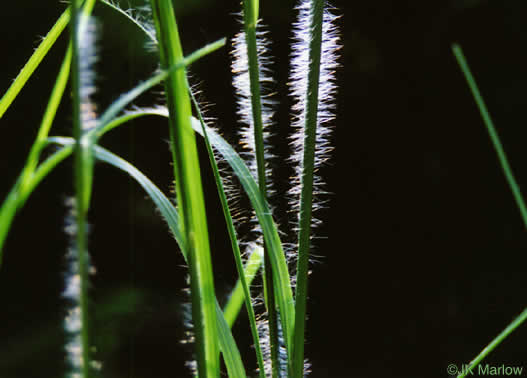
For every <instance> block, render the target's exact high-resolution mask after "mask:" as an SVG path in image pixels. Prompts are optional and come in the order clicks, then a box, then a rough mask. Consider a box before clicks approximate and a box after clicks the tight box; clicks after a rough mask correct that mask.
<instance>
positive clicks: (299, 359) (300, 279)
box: [292, 0, 324, 377]
mask: <svg viewBox="0 0 527 378" xmlns="http://www.w3.org/2000/svg"><path fill="white" fill-rule="evenodd" d="M323 13H324V0H312V1H311V15H312V20H311V33H312V34H311V41H310V45H309V73H308V89H307V93H306V99H307V103H306V109H305V128H304V156H303V161H302V177H301V180H302V181H301V184H302V189H301V194H300V220H299V234H298V262H297V281H296V293H295V331H294V344H293V345H294V347H293V359H292V363H293V366H292V369H293V374H292V377H302V376H303V370H304V338H305V335H304V333H305V321H306V307H307V281H308V280H307V278H308V263H309V248H310V238H311V217H312V216H311V213H312V205H313V170H314V162H315V145H316V144H315V143H316V129H317V122H318V120H317V112H318V100H319V98H318V86H319V81H320V61H321V45H322V21H323Z"/></svg>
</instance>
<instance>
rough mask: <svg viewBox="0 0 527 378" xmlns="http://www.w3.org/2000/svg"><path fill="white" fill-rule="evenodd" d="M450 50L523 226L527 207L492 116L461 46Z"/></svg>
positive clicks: (526, 225) (455, 46) (526, 221)
mask: <svg viewBox="0 0 527 378" xmlns="http://www.w3.org/2000/svg"><path fill="white" fill-rule="evenodd" d="M452 51H453V53H454V56H455V57H456V60H457V62H458V64H459V67H460V68H461V71H462V72H463V75H464V76H465V80H466V81H467V84H468V86H469V88H470V91H471V92H472V96H474V101H476V105H477V106H478V109H479V112H480V114H481V117H482V118H483V122H484V123H485V126H486V127H487V131H488V133H489V136H490V140H491V141H492V145H493V146H494V149H495V150H496V153H497V155H498V160H499V162H500V165H501V169H502V170H503V173H504V174H505V178H506V180H507V183H508V184H509V187H510V189H511V191H512V195H513V197H514V200H515V201H516V205H517V206H518V210H519V211H520V215H521V217H522V220H523V223H524V225H525V227H527V207H526V206H525V202H524V200H523V197H522V194H521V191H520V186H519V185H518V183H517V182H516V179H515V178H514V174H513V173H512V169H511V166H510V164H509V161H508V159H507V155H506V154H505V150H504V149H503V145H502V144H501V141H500V138H499V136H498V132H497V131H496V128H495V127H494V122H492V118H491V117H490V114H489V112H488V110H487V106H486V105H485V101H483V97H482V96H481V94H480V92H479V89H478V86H477V84H476V80H474V77H473V76H472V73H471V72H470V67H469V66H468V63H467V61H466V59H465V56H464V55H463V50H462V49H461V46H459V45H457V44H454V45H452Z"/></svg>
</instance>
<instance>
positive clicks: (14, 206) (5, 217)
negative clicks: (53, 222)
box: [0, 0, 95, 267]
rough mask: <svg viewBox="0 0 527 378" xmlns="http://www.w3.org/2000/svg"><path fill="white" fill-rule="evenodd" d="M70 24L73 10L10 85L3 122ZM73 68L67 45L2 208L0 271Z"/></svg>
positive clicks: (88, 6) (2, 105)
mask: <svg viewBox="0 0 527 378" xmlns="http://www.w3.org/2000/svg"><path fill="white" fill-rule="evenodd" d="M94 5H95V0H88V1H86V3H85V5H84V13H85V14H90V13H91V12H92V10H93V7H94ZM69 20H70V10H69V8H68V9H67V10H66V11H65V12H64V13H63V14H62V16H61V17H60V18H59V20H58V21H57V22H56V23H55V25H54V26H53V28H52V29H51V30H50V32H49V33H48V35H47V36H46V38H44V40H43V41H42V43H41V45H40V46H39V48H37V50H36V51H35V53H34V54H33V55H32V56H31V58H30V59H29V61H28V62H27V63H26V65H25V66H24V68H23V69H22V71H21V72H20V74H19V75H18V76H17V78H16V79H15V81H14V83H13V84H12V85H11V87H10V88H9V90H8V91H7V92H6V94H5V95H4V97H3V98H2V100H0V109H1V110H0V118H1V115H2V114H3V112H5V110H6V109H7V108H8V107H9V106H10V104H11V103H12V101H13V100H14V99H15V97H16V96H17V95H18V93H19V92H20V91H21V90H22V88H23V86H24V84H25V83H26V82H27V80H28V79H29V78H30V77H31V75H32V73H33V72H34V71H35V69H36V68H37V66H38V65H39V64H40V62H41V61H42V59H44V57H45V55H46V53H47V51H48V50H49V49H50V48H51V47H52V46H53V44H54V43H55V41H56V40H57V38H58V36H59V35H60V33H61V32H62V31H63V29H64V28H65V25H63V23H64V22H65V21H66V23H67V22H69ZM70 68H71V43H70V44H69V45H68V50H67V52H66V55H65V57H64V60H63V62H62V65H61V68H60V71H59V74H58V76H57V79H56V81H55V85H54V87H53V90H52V92H51V95H50V98H49V101H48V104H47V106H46V111H45V113H44V117H43V118H42V122H41V124H40V128H39V131H38V133H37V137H36V140H35V141H34V142H33V145H32V146H31V149H30V152H29V154H28V158H27V160H26V164H25V165H24V168H23V169H22V173H21V174H20V176H19V179H18V180H17V182H16V183H15V185H13V188H12V189H11V191H10V193H9V195H8V196H7V197H6V199H5V200H4V202H3V203H2V207H1V208H0V267H1V266H2V260H3V246H4V243H5V239H6V237H7V234H8V232H9V229H10V227H11V224H12V222H13V219H14V217H15V215H16V213H17V211H19V210H20V209H21V207H22V206H23V203H24V202H25V200H24V201H21V200H20V198H22V197H25V198H27V194H25V192H26V191H27V184H28V182H29V180H30V179H31V176H32V175H33V173H34V172H35V169H36V167H37V164H38V160H39V157H40V152H41V151H42V148H43V143H44V141H45V139H46V138H47V136H48V134H49V130H50V128H51V125H52V124H53V120H54V119H55V115H56V113H57V109H58V106H59V105H60V102H61V100H62V96H63V94H64V90H65V87H66V84H67V81H68V77H69V74H70Z"/></svg>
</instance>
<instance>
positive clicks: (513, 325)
mask: <svg viewBox="0 0 527 378" xmlns="http://www.w3.org/2000/svg"><path fill="white" fill-rule="evenodd" d="M525 320H527V308H526V309H524V310H523V311H522V313H521V314H520V315H518V317H517V318H516V319H514V320H513V321H512V322H511V323H510V324H509V325H508V326H507V327H506V328H505V329H504V330H503V331H501V332H500V333H499V335H498V336H496V337H495V338H494V340H492V341H491V342H490V343H489V345H487V346H486V347H485V348H484V349H483V350H482V351H481V352H480V353H479V354H478V355H477V356H476V357H475V358H474V359H473V360H472V361H470V363H469V364H468V366H467V367H466V368H465V369H463V372H462V373H460V374H458V376H457V378H464V377H466V376H467V374H468V375H472V374H473V373H472V372H471V370H473V369H474V368H476V366H478V365H479V363H480V362H481V361H483V359H484V358H485V357H487V356H488V355H489V354H490V352H492V351H493V350H494V349H495V348H496V347H497V346H498V345H500V344H501V342H502V341H503V340H505V339H506V338H507V337H508V336H509V335H510V334H511V333H512V332H514V330H515V329H516V328H518V327H519V326H520V325H521V324H522V323H523V322H525Z"/></svg>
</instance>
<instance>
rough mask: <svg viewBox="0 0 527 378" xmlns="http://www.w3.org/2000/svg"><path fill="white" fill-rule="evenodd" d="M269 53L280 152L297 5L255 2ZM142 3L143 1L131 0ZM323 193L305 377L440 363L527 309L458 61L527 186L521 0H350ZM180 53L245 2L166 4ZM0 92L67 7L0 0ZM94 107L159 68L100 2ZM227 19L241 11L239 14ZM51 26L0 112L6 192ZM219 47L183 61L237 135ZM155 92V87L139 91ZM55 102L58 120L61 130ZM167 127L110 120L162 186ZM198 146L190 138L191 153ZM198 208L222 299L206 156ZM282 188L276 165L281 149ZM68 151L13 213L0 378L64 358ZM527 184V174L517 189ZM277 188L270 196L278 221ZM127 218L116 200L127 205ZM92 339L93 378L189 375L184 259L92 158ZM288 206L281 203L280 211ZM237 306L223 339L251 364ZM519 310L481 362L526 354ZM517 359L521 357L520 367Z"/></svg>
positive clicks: (224, 32) (424, 370) (54, 366)
mask: <svg viewBox="0 0 527 378" xmlns="http://www.w3.org/2000/svg"><path fill="white" fill-rule="evenodd" d="M260 3H261V7H262V11H261V16H262V18H263V19H264V20H265V24H267V25H268V30H269V33H268V37H269V39H270V40H272V53H273V55H274V56H275V65H274V69H275V77H276V90H277V95H276V97H275V98H276V99H277V101H278V104H279V105H278V107H277V114H276V120H277V126H276V135H275V137H274V138H273V140H274V142H275V143H276V144H277V148H276V152H277V153H278V154H279V155H280V156H286V155H287V153H288V152H287V144H286V142H285V136H286V135H287V134H288V133H289V130H288V127H289V122H288V119H289V111H288V109H289V106H290V99H289V98H288V97H287V96H285V93H287V75H288V57H289V43H290V40H289V38H290V36H291V33H290V24H291V22H292V21H293V19H294V16H295V13H294V11H293V10H292V6H293V4H294V2H293V1H291V0H288V1H284V0H280V1H278V0H262V1H260ZM130 4H131V5H133V6H138V7H141V6H143V5H144V2H143V1H140V0H134V1H130ZM332 4H333V5H334V6H335V7H336V8H337V9H338V10H337V13H340V14H342V15H343V17H342V18H341V20H340V21H339V24H340V27H341V31H342V42H343V48H342V50H341V54H342V58H341V63H342V67H341V69H340V70H339V71H338V73H337V76H338V80H339V95H338V100H337V101H338V107H337V109H338V110H337V112H338V114H337V120H336V121H335V133H334V138H333V140H334V145H335V152H334V158H333V159H332V161H330V162H329V163H328V166H327V167H326V168H324V172H323V174H324V175H325V177H326V179H327V182H328V190H329V191H330V192H332V195H331V197H330V201H329V202H328V204H327V209H326V210H324V211H323V213H322V214H320V216H321V218H322V219H324V223H323V225H322V227H321V228H320V230H319V231H318V235H319V236H320V238H318V239H316V242H315V244H316V249H314V251H313V253H314V254H316V255H317V257H316V259H317V260H318V261H319V262H318V263H315V264H314V266H313V274H312V276H311V277H312V280H311V284H310V285H311V286H310V302H309V320H308V325H307V329H308V331H307V332H308V335H307V340H308V344H307V346H306V355H307V356H308V357H309V358H310V360H311V362H312V363H313V374H312V376H314V377H386V376H391V377H406V378H408V377H441V376H443V377H446V376H447V373H446V367H447V366H448V364H449V363H455V364H461V363H465V362H468V361H469V360H470V359H472V358H473V357H474V356H475V355H476V354H477V353H478V352H479V351H480V350H481V349H482V348H483V347H484V346H485V345H486V343H487V342H488V341H490V340H491V339H492V338H493V337H494V336H495V335H496V334H497V333H498V332H499V331H500V330H501V329H503V328H504V327H505V326H506V325H507V324H508V323H509V322H510V321H511V320H512V319H513V318H514V316H515V315H517V314H519V313H520V312H521V310H522V309H523V308H524V306H526V305H527V300H526V299H525V295H524V293H525V288H526V287H527V274H526V263H527V259H526V256H527V255H526V253H525V251H526V248H527V237H526V234H525V229H524V228H523V226H522V223H521V220H520V217H519V214H518V212H517V210H516V208H515V204H514V202H513V200H512V196H511V195H510V193H509V189H508V187H507V186H506V183H505V180H504V178H503V175H502V173H501V171H500V168H499V166H498V163H497V159H496V157H495V154H494V151H493V150H492V146H491V144H490V141H489V139H488V136H487V134H486V131H485V129H484V126H483V124H482V122H481V120H480V118H479V114H478V111H477V109H476V107H475V105H474V103H473V100H472V98H471V95H470V93H469V91H468V89H467V88H466V85H465V82H464V79H463V77H462V75H461V73H460V72H459V70H458V68H457V65H456V63H455V61H454V59H453V57H452V54H451V51H450V45H451V43H453V42H458V43H460V44H461V45H462V47H463V48H464V51H465V55H466V57H467V59H468V61H469V64H470V65H471V68H472V70H473V73H474V75H475V77H476V80H477V81H478V83H479V85H480V89H481V91H482V94H483V96H484V97H485V99H486V102H487V105H488V108H489V110H490V113H491V115H492V116H493V118H494V120H495V123H496V126H497V128H498V132H499V133H500V135H501V137H502V141H503V144H504V146H505V149H506V151H507V152H508V154H509V157H510V160H511V164H512V167H513V169H514V171H515V173H516V175H517V178H518V180H519V183H520V186H521V187H523V188H527V167H526V166H525V164H524V162H525V161H526V159H527V152H526V150H525V142H524V141H525V140H526V138H525V137H526V136H527V132H526V131H525V127H524V126H523V125H524V124H525V121H526V116H525V111H524V109H525V108H526V105H527V104H526V102H527V98H526V96H525V94H524V92H525V90H524V88H525V87H526V84H527V70H526V68H525V67H527V65H526V63H527V53H526V48H525V46H526V44H525V42H526V40H527V28H526V27H525V25H526V22H525V21H526V19H525V18H526V17H527V9H526V8H527V3H526V2H525V1H523V0H508V1H498V0H431V1H418V0H407V1H394V0H376V1H345V0H333V1H332ZM174 5H175V7H176V10H177V13H178V19H179V23H180V30H181V34H182V39H183V42H184V48H185V51H186V52H187V53H188V52H191V51H193V50H195V49H196V48H199V47H201V46H202V45H204V44H205V43H207V42H211V41H213V40H215V39H218V38H221V37H224V36H226V37H228V38H232V36H233V35H234V34H235V33H236V32H237V31H238V30H239V28H240V26H239V24H238V23H237V21H236V18H237V17H236V16H235V14H236V13H238V12H239V10H240V7H239V1H237V0H228V1H227V0H225V1H213V0H207V1H205V0H202V1H198V0H177V1H174ZM2 6H3V8H2V12H1V14H0V21H1V22H0V31H1V32H2V33H1V35H2V46H3V49H2V51H3V59H2V65H1V72H2V74H1V75H0V91H1V92H3V91H4V90H5V89H6V88H7V87H8V86H9V84H10V83H11V80H12V79H13V78H14V77H15V76H16V74H17V73H18V71H19V70H20V68H21V66H22V64H23V63H24V62H25V61H26V60H27V58H28V57H29V55H30V54H31V52H32V51H33V48H34V47H35V46H36V43H37V41H38V38H37V36H38V35H44V34H45V33H46V32H47V30H48V29H49V28H50V27H51V25H52V23H53V22H54V20H55V19H56V18H57V17H58V15H59V14H60V13H61V12H62V10H63V8H64V5H63V4H60V3H59V2H58V1H40V2H6V3H5V4H2ZM96 15H97V17H98V19H99V23H100V24H101V32H100V38H99V54H100V59H99V62H98V64H97V69H98V79H97V81H98V86H99V88H98V92H97V94H96V100H97V103H98V104H99V108H100V109H104V108H105V106H106V105H107V104H109V103H110V102H111V101H112V100H114V99H115V98H116V97H117V96H118V95H119V93H122V92H123V91H125V90H127V89H128V88H131V87H132V86H133V85H134V84H135V83H137V82H138V81H139V80H142V79H144V78H146V77H148V75H150V74H151V73H152V72H153V70H155V69H156V68H157V62H156V56H155V54H154V53H152V52H148V50H145V48H144V47H145V43H146V40H145V38H144V37H143V36H142V35H141V33H140V32H138V31H137V30H135V29H134V28H133V27H132V26H131V25H129V24H128V23H127V22H126V21H124V20H123V19H122V18H121V17H120V16H118V15H116V14H114V13H112V12H111V11H110V10H109V9H106V8H104V7H103V6H99V7H98V9H97V10H96ZM238 18H239V17H238ZM65 45H66V39H65V38H62V39H61V40H60V41H59V43H58V44H57V46H56V47H54V48H53V49H52V50H51V52H50V54H49V56H48V57H47V58H46V60H45V61H44V63H43V64H42V66H41V67H39V69H38V71H37V72H36V76H35V77H34V78H32V79H31V80H30V81H29V82H28V84H27V87H26V89H25V90H24V91H23V92H22V93H21V95H20V96H19V97H18V98H17V100H16V101H15V102H14V103H13V105H12V107H11V109H10V110H8V112H7V113H6V114H5V116H4V117H3V118H2V119H1V120H0V128H1V130H2V136H1V137H0V172H1V173H2V179H1V181H0V195H1V197H2V198H3V197H4V196H5V194H6V193H7V191H8V190H9V188H10V186H11V185H12V183H13V180H14V179H15V177H16V174H17V173H18V172H19V170H20V168H21V166H22V162H23V159H24V157H25V155H26V154H27V151H28V148H29V146H30V143H31V141H32V139H33V138H34V134H35V131H36V129H37V126H38V123H39V122H40V119H41V117H42V114H43V110H44V108H45V105H46V98H47V95H48V93H49V91H50V90H51V87H52V85H53V81H54V77H55V75H56V74H57V72H58V67H59V64H60V62H61V59H62V57H63V51H64V47H65ZM229 62H230V55H229V49H228V48H227V49H223V50H222V51H220V52H217V53H215V54H213V55H211V56H209V57H206V58H205V59H204V60H203V61H200V62H198V63H197V64H196V65H195V66H193V67H192V70H191V71H192V75H193V78H194V81H195V82H201V83H202V84H201V88H202V89H203V91H204V95H203V97H204V100H206V101H210V102H211V103H212V104H214V105H212V106H211V107H210V110H209V115H211V116H214V117H217V118H218V121H217V125H218V127H219V128H220V130H221V131H222V132H223V133H224V135H225V136H226V137H227V138H228V139H229V140H231V141H235V132H236V129H237V127H238V125H237V124H236V119H235V110H236V109H235V102H234V93H233V89H232V87H231V84H230V77H231V75H230V63H229ZM161 99H162V96H161V95H160V93H159V92H158V93H153V94H150V95H148V96H144V97H142V98H141V99H139V100H138V102H137V105H151V104H152V103H154V102H159V101H160V100H161ZM68 101H69V99H68V98H66V99H65V102H64V105H63V106H62V107H61V110H60V113H59V115H58V118H57V122H56V124H55V126H54V132H53V134H61V135H70V129H71V125H70V120H71V117H70V112H69V109H70V105H69V102H68ZM166 139H167V130H166V125H165V124H164V123H163V122H162V121H160V120H157V119H144V120H140V121H136V122H135V124H134V125H132V126H130V127H127V128H125V129H122V130H116V131H115V132H114V133H111V134H110V135H108V136H106V137H105V138H104V139H103V141H102V144H103V145H104V146H105V147H108V148H110V149H112V150H113V151H115V152H116V153H118V154H120V155H123V156H124V157H125V158H127V159H129V160H130V161H131V162H133V163H134V164H135V165H136V166H137V167H138V168H139V169H141V170H142V171H143V172H144V173H145V174H146V175H147V176H149V177H150V178H151V179H152V180H153V181H154V182H155V183H156V184H157V185H158V186H159V187H160V188H162V189H163V190H165V192H168V191H169V190H170V188H171V186H172V183H171V181H170V177H171V167H170V165H169V163H168V162H169V154H168V147H167V144H166V143H165V141H166ZM201 152H202V153H203V152H204V150H202V151H201ZM202 165H203V170H204V181H205V184H206V185H207V189H206V195H207V206H208V210H209V212H210V230H211V239H212V245H213V252H214V269H215V274H216V277H217V283H216V285H217V289H218V295H219V297H220V301H223V300H224V299H225V297H226V295H227V294H228V292H229V290H230V289H231V287H232V285H233V284H234V281H235V269H234V264H233V263H232V258H231V252H230V250H229V244H228V240H227V235H226V232H225V229H224V228H223V223H222V220H221V219H222V216H221V210H220V208H219V205H218V204H217V202H216V200H215V192H214V186H213V181H212V178H211V176H210V175H209V173H208V168H207V166H206V164H202ZM275 170H276V182H277V183H278V189H280V188H283V187H282V185H286V184H287V182H288V181H289V175H290V174H291V171H290V169H288V168H287V167H286V166H285V165H283V164H280V163H276V169H275ZM70 171H71V163H66V164H65V165H64V166H62V167H60V168H59V169H58V170H57V171H56V172H54V173H53V174H52V175H51V176H50V177H49V178H48V179H46V181H45V182H44V183H43V184H42V186H41V187H40V188H39V190H37V191H36V192H35V194H34V195H33V197H32V198H31V199H30V200H29V202H28V203H27V206H26V208H25V209H24V210H23V211H22V212H21V213H20V214H19V216H18V217H17V218H16V220H15V223H14V226H13V228H12V233H11V234H10V236H9V239H8V241H7V244H6V248H5V260H4V264H3V266H2V269H1V270H0V303H1V308H2V310H1V311H0V377H6V378H31V377H35V378H36V377H44V376H46V377H58V376H61V375H62V371H63V369H64V361H63V352H62V349H63V345H64V336H63V333H62V319H63V316H64V311H65V310H64V308H65V303H64V301H63V300H62V299H61V297H60V293H61V291H62V287H63V272H64V270H65V269H64V264H65V262H64V252H65V251H66V248H67V244H68V241H67V237H66V236H65V234H64V233H63V232H61V229H62V225H63V223H64V215H65V213H66V207H65V206H64V199H65V198H66V197H67V196H69V195H71V193H72V184H71V175H70ZM526 190H527V189H526ZM285 206H286V203H285V201H284V200H283V199H280V198H278V201H277V209H278V211H277V213H278V215H279V218H281V217H283V216H282V215H280V214H283V211H280V209H284V208H285ZM122 214H126V216H123V215H122ZM90 220H91V222H92V229H91V230H92V231H91V238H90V241H91V243H90V250H91V252H92V256H93V260H94V264H95V266H96V268H97V273H96V274H95V275H94V276H93V278H92V286H93V287H92V291H91V293H92V306H93V319H92V321H93V323H94V328H95V332H96V335H95V338H94V343H95V345H96V352H95V355H96V356H97V358H98V359H99V360H101V361H102V362H103V374H102V376H104V377H112V378H113V377H115V378H121V377H137V378H141V377H156V378H162V377H174V376H186V375H187V374H188V372H187V371H186V370H185V368H184V361H186V360H187V359H188V358H189V357H190V354H191V349H190V347H189V346H188V345H181V344H180V343H179V340H182V339H184V333H185V329H184V328H183V327H182V323H183V319H184V317H185V315H184V310H183V309H182V308H183V303H184V302H185V301H186V300H187V299H186V296H185V294H184V293H183V292H182V289H183V288H184V287H185V274H186V268H185V267H184V266H183V260H182V258H181V257H180V256H179V253H178V251H177V248H176V245H175V243H174V241H173V240H172V239H171V237H170V235H169V233H168V230H167V227H166V226H165V225H164V224H163V222H162V221H161V220H160V218H159V216H158V215H157V214H156V212H155V211H154V210H153V207H152V204H151V203H150V202H149V201H148V200H147V199H145V196H144V195H143V193H142V192H141V191H140V190H139V188H138V187H137V186H136V185H135V183H133V182H131V181H130V180H129V179H128V178H127V177H125V176H123V175H122V174H120V173H118V172H116V171H115V170H113V169H112V168H110V167H106V166H104V165H98V166H97V169H96V179H95V188H94V199H93V209H92V211H91V214H90ZM279 220H281V221H282V223H283V222H284V219H279ZM246 324H247V322H246V319H245V316H243V315H242V316H241V317H240V320H239V322H238V324H237V327H236V328H235V331H234V332H235V337H237V338H238V339H239V340H240V348H241V350H242V353H243V355H244V358H246V359H247V361H249V364H252V365H253V366H255V364H254V361H252V358H253V356H252V355H253V353H252V351H251V349H250V346H249V343H250V338H249V330H248V327H247V325H246ZM526 345H527V325H526V326H523V327H521V328H520V329H519V330H518V331H516V333H514V334H513V335H512V336H511V337H510V339H509V340H507V341H506V342H504V343H503V344H502V346H500V347H499V348H498V350H497V351H496V352H495V353H494V354H492V355H491V356H490V358H489V361H488V362H490V363H495V364H498V365H499V364H509V365H511V364H516V365H524V364H525V363H526V362H527V361H526V359H525V352H524V351H525V346H526ZM525 367H526V368H527V366H525Z"/></svg>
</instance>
